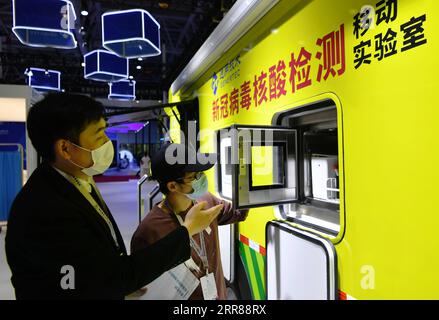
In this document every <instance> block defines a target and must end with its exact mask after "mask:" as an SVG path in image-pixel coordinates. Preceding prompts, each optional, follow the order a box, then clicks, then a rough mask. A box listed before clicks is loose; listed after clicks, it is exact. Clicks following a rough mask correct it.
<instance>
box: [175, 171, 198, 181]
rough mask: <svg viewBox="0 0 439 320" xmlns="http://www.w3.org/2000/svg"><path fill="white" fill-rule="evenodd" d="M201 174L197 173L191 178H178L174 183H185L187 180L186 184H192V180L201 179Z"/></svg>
mask: <svg viewBox="0 0 439 320" xmlns="http://www.w3.org/2000/svg"><path fill="white" fill-rule="evenodd" d="M203 174H204V173H203V172H197V173H196V174H195V175H194V176H193V177H190V178H178V179H175V181H177V182H178V181H182V182H183V183H185V180H189V181H188V182H192V181H194V180H200V179H201V177H202V176H203Z"/></svg>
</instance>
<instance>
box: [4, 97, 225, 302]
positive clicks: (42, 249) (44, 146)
mask: <svg viewBox="0 0 439 320" xmlns="http://www.w3.org/2000/svg"><path fill="white" fill-rule="evenodd" d="M103 112H104V109H103V106H102V105H101V104H100V103H98V102H96V101H95V100H93V99H91V98H88V97H86V96H81V95H72V94H67V93H57V94H50V95H48V96H47V97H46V98H45V99H44V100H42V101H40V102H38V103H37V104H36V105H35V106H34V107H32V108H31V110H30V112H29V115H28V119H27V130H28V135H29V138H30V139H31V141H32V144H33V145H34V147H35V149H36V150H37V152H38V154H39V155H40V156H41V157H42V158H43V162H42V164H40V165H39V167H38V168H37V169H36V170H35V172H33V173H32V175H31V177H30V178H29V180H28V182H27V183H26V185H25V186H24V187H23V189H22V190H21V191H20V193H19V194H18V195H17V197H16V199H15V201H14V203H13V205H12V208H11V212H10V217H9V220H8V231H7V234H6V255H7V260H8V263H9V266H10V268H11V271H12V278H11V281H12V284H13V286H14V288H15V294H16V297H17V299H123V298H124V296H126V295H128V294H130V293H131V292H134V291H135V290H137V289H139V288H141V287H143V286H144V285H146V284H148V283H149V282H151V281H152V280H154V279H155V278H157V277H158V276H160V275H161V274H162V273H163V272H165V271H167V270H168V269H170V268H172V267H174V266H176V265H178V264H180V263H182V262H183V261H186V260H187V259H189V258H190V252H191V249H190V243H189V237H190V236H192V235H193V234H196V233H199V232H200V231H202V230H203V229H205V228H206V227H207V226H208V225H209V224H210V223H211V221H212V220H213V219H215V218H216V216H217V215H218V214H219V212H220V210H221V209H222V206H216V207H214V208H211V209H209V210H202V209H203V208H204V206H205V203H201V204H200V205H198V206H195V207H194V208H193V209H192V210H191V211H190V212H189V213H188V216H187V217H186V219H185V221H184V224H183V225H182V226H181V227H180V228H178V229H176V230H175V231H173V232H171V233H169V234H168V235H167V236H166V237H165V238H163V239H162V240H161V241H158V242H157V243H155V244H153V245H151V246H149V247H147V248H145V249H143V250H141V251H138V252H136V253H134V254H132V255H127V252H126V249H125V246H124V243H123V239H122V237H121V234H120V232H119V229H118V227H117V225H116V223H115V221H114V219H113V217H112V215H111V213H110V211H109V210H108V207H107V206H106V205H105V202H104V201H103V199H102V196H101V195H100V193H99V190H98V189H97V188H96V185H95V183H94V181H93V178H92V176H93V175H96V174H99V173H102V172H104V171H105V170H106V169H107V168H108V167H109V166H110V164H111V161H112V160H113V156H114V150H113V146H112V143H111V141H110V140H109V139H108V137H107V136H106V134H105V128H106V122H105V119H104V113H103ZM199 165H200V166H203V165H201V164H199Z"/></svg>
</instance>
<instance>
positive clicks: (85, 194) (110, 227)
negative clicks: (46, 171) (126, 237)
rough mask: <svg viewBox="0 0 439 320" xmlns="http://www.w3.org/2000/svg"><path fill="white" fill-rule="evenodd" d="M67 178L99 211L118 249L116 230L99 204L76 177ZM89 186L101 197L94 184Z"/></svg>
mask: <svg viewBox="0 0 439 320" xmlns="http://www.w3.org/2000/svg"><path fill="white" fill-rule="evenodd" d="M67 178H68V180H69V181H70V182H71V183H72V184H73V185H74V186H75V187H76V188H77V189H78V190H79V192H81V194H82V195H83V196H84V197H85V198H86V199H87V200H88V202H90V204H91V205H92V206H93V208H94V209H95V210H96V211H97V212H98V213H99V215H100V216H101V218H102V219H104V221H105V223H106V224H107V226H108V228H109V229H110V233H111V236H112V237H113V240H114V243H115V244H116V247H117V249H119V243H118V242H117V237H116V232H115V231H114V227H113V224H112V223H111V221H110V219H109V218H108V216H107V215H106V214H105V212H104V211H103V210H102V208H101V206H100V205H99V204H98V203H97V202H96V201H95V199H94V198H93V197H92V196H91V194H90V193H89V192H88V191H87V190H85V189H84V187H83V186H82V185H81V183H80V182H79V181H78V179H77V178H76V177H72V176H70V175H68V176H67ZM91 187H92V188H94V189H95V192H96V194H97V195H98V197H99V198H102V196H101V195H100V193H99V190H97V188H96V187H95V186H94V184H91Z"/></svg>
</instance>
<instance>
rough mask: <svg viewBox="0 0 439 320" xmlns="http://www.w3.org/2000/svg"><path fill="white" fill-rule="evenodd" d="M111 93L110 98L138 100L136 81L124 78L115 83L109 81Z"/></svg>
mask: <svg viewBox="0 0 439 320" xmlns="http://www.w3.org/2000/svg"><path fill="white" fill-rule="evenodd" d="M108 85H109V86H110V94H109V95H108V99H116V100H136V81H134V80H122V81H118V82H114V83H111V82H110V83H109V84H108Z"/></svg>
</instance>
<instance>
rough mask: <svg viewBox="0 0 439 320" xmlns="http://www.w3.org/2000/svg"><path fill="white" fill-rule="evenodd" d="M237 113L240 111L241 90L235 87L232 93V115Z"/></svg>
mask: <svg viewBox="0 0 439 320" xmlns="http://www.w3.org/2000/svg"><path fill="white" fill-rule="evenodd" d="M235 113H239V90H238V89H236V88H233V90H232V93H230V115H231V116H233V115H234V114H235Z"/></svg>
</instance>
